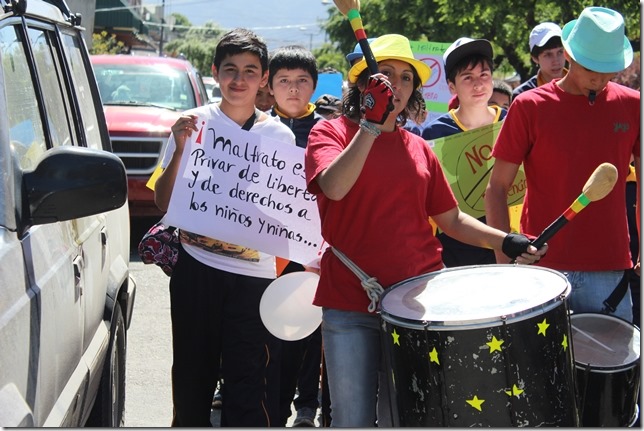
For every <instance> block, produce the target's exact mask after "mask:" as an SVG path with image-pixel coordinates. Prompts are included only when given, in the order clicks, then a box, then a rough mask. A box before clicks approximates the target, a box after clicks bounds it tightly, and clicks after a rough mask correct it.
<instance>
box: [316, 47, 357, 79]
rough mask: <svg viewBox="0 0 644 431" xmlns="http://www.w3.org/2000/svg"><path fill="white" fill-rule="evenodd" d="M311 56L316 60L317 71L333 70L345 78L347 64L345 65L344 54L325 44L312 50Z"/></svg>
mask: <svg viewBox="0 0 644 431" xmlns="http://www.w3.org/2000/svg"><path fill="white" fill-rule="evenodd" d="M313 55H315V58H316V59H317V63H318V69H320V70H322V69H324V68H333V69H336V70H338V71H340V72H343V74H344V76H345V78H346V75H347V73H346V72H347V70H348V66H349V63H347V60H346V58H344V54H343V53H342V52H341V51H340V50H338V49H337V48H335V47H334V46H333V45H332V44H330V43H325V44H324V45H322V46H321V47H320V48H316V49H314V50H313Z"/></svg>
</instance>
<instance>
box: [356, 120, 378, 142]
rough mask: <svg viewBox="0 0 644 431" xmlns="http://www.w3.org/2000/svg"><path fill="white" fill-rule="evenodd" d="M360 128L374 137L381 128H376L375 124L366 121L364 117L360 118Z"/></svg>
mask: <svg viewBox="0 0 644 431" xmlns="http://www.w3.org/2000/svg"><path fill="white" fill-rule="evenodd" d="M360 129H362V130H364V131H365V132H367V133H369V134H370V135H372V136H375V137H376V138H377V137H378V136H380V134H381V133H382V130H380V129H379V128H377V127H376V125H375V124H373V123H370V122H368V121H367V120H365V119H364V118H361V119H360Z"/></svg>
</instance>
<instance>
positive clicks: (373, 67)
mask: <svg viewBox="0 0 644 431" xmlns="http://www.w3.org/2000/svg"><path fill="white" fill-rule="evenodd" d="M333 3H335V5H336V7H337V8H338V9H339V10H340V12H341V13H342V15H344V16H346V17H347V18H348V19H349V23H350V24H351V28H352V29H353V33H354V34H355V36H356V40H357V41H358V43H359V44H360V48H361V49H362V55H364V58H365V60H366V61H367V68H368V69H369V72H370V73H371V74H372V75H373V74H375V73H378V62H376V58H375V57H374V56H373V52H371V47H370V46H369V42H368V41H367V33H366V32H365V31H364V26H363V25H362V18H361V17H360V0H333Z"/></svg>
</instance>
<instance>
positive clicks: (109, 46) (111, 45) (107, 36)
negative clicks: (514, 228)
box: [89, 30, 125, 54]
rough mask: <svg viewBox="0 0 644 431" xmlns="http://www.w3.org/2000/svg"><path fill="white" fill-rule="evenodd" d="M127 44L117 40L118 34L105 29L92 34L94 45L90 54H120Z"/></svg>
mask: <svg viewBox="0 0 644 431" xmlns="http://www.w3.org/2000/svg"><path fill="white" fill-rule="evenodd" d="M124 47H125V44H124V43H123V42H121V41H118V40H116V36H115V35H113V34H111V33H108V32H106V31H105V30H103V31H102V32H100V33H93V34H92V47H91V48H90V50H89V53H90V54H118V53H119V52H120V51H121V50H122V49H123V48H124Z"/></svg>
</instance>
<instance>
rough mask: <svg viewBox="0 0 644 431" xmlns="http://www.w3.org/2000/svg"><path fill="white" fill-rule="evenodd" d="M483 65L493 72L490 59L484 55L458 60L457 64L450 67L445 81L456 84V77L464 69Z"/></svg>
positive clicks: (492, 64)
mask: <svg viewBox="0 0 644 431" xmlns="http://www.w3.org/2000/svg"><path fill="white" fill-rule="evenodd" d="M479 64H480V65H484V64H486V65H487V66H488V67H489V68H490V70H494V63H493V62H492V59H491V58H490V57H488V56H486V55H482V54H474V55H469V56H467V57H463V58H462V59H461V60H459V62H458V63H456V64H455V65H454V67H452V70H450V71H449V73H448V74H447V76H446V79H447V81H448V82H449V81H451V82H456V81H455V80H456V75H458V74H459V73H460V72H462V71H463V70H465V69H469V68H472V67H475V66H478V65H479Z"/></svg>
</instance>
